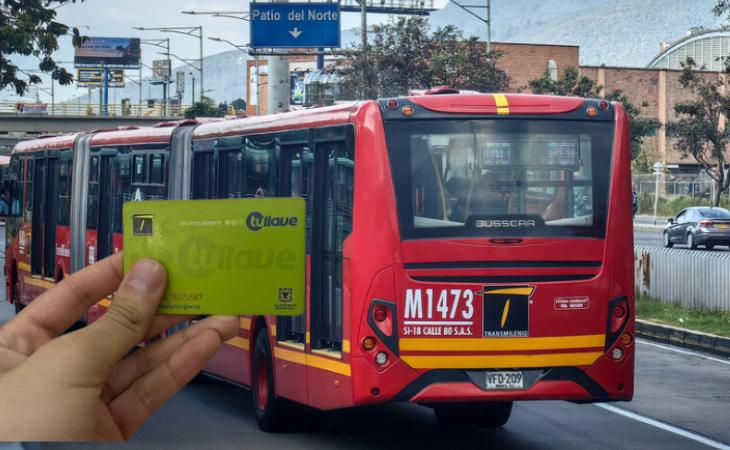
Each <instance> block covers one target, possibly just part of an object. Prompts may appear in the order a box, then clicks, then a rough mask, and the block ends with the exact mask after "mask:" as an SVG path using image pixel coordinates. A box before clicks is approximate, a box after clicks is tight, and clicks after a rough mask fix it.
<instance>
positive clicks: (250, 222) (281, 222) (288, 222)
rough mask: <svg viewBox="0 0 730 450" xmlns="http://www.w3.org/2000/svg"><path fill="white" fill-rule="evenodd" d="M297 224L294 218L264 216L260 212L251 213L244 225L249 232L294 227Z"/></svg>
mask: <svg viewBox="0 0 730 450" xmlns="http://www.w3.org/2000/svg"><path fill="white" fill-rule="evenodd" d="M298 222H299V220H298V219H297V218H296V217H273V216H264V215H263V214H261V213H260V212H252V213H251V214H249V215H248V217H247V218H246V225H247V226H248V228H249V229H250V230H251V231H259V230H260V229H262V228H266V227H295V226H297V223H298Z"/></svg>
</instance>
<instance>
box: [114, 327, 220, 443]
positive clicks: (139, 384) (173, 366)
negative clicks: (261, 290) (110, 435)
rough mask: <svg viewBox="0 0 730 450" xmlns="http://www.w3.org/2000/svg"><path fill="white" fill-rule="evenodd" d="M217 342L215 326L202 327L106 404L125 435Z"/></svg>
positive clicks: (187, 377)
mask: <svg viewBox="0 0 730 450" xmlns="http://www.w3.org/2000/svg"><path fill="white" fill-rule="evenodd" d="M221 342H222V340H221V336H220V335H219V334H218V333H217V332H216V331H215V330H211V329H208V330H203V331H202V332H200V333H199V334H197V335H196V336H194V337H193V338H192V339H191V340H190V341H188V342H187V343H185V345H183V346H182V347H180V348H179V349H178V350H177V351H176V352H175V353H174V354H173V355H172V356H171V357H170V358H168V359H166V360H165V361H164V362H162V363H161V364H160V365H158V366H157V367H156V368H154V369H153V370H152V372H150V373H149V374H147V375H146V376H144V377H143V378H140V379H139V380H137V381H136V382H134V384H132V385H131V386H130V387H129V389H127V390H126V391H125V392H124V393H122V394H121V395H120V396H119V397H117V398H116V399H115V400H114V401H112V402H111V403H110V404H109V409H110V411H111V413H112V415H113V416H114V417H116V422H117V424H118V425H119V429H120V430H121V431H122V434H123V435H124V437H125V439H129V437H130V436H131V435H132V434H133V433H134V432H135V431H137V429H138V428H139V427H140V426H141V425H142V424H143V423H144V422H145V420H147V419H148V418H149V417H150V415H152V413H153V412H155V411H156V410H157V409H158V408H159V407H160V406H162V405H163V404H164V403H165V402H166V401H167V400H169V399H170V398H171V397H172V396H173V395H175V394H176V393H177V392H178V391H179V390H180V389H182V388H183V387H184V386H185V385H186V384H187V383H188V382H189V381H190V380H192V379H193V377H194V376H195V375H197V373H198V372H200V371H201V370H202V369H203V367H205V365H206V364H207V363H208V361H210V359H211V358H212V357H213V356H214V355H215V352H217V351H218V348H219V347H220V344H221Z"/></svg>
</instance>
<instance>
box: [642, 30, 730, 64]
mask: <svg viewBox="0 0 730 450" xmlns="http://www.w3.org/2000/svg"><path fill="white" fill-rule="evenodd" d="M728 54H730V30H727V29H718V30H703V29H701V28H691V29H689V30H688V31H687V36H685V37H684V38H682V39H680V40H678V41H675V42H667V43H663V44H662V45H661V51H660V52H659V53H658V54H657V55H656V56H654V58H652V59H651V61H649V64H647V65H646V67H647V68H649V69H669V70H682V64H684V62H685V61H687V58H692V59H693V60H694V62H695V63H696V64H697V67H704V70H707V71H710V72H720V71H723V70H725V59H726V58H727V56H728Z"/></svg>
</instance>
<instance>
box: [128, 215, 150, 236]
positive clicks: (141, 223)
mask: <svg viewBox="0 0 730 450" xmlns="http://www.w3.org/2000/svg"><path fill="white" fill-rule="evenodd" d="M154 218H155V215H154V214H135V215H133V216H132V234H133V235H134V236H152V219H154Z"/></svg>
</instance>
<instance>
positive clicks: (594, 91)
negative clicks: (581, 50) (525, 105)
mask: <svg viewBox="0 0 730 450" xmlns="http://www.w3.org/2000/svg"><path fill="white" fill-rule="evenodd" d="M527 85H528V86H529V88H530V89H532V93H533V94H552V95H569V96H575V97H593V98H596V97H599V96H600V93H601V90H603V86H599V85H598V84H596V82H595V81H594V80H592V79H590V78H588V77H586V76H580V74H579V72H578V69H576V68H575V67H573V66H568V67H566V68H565V71H564V72H563V76H561V77H560V78H558V79H557V80H553V79H552V78H551V77H550V70H549V69H545V72H544V73H543V74H542V76H541V77H540V78H537V79H535V80H530V81H528V82H527Z"/></svg>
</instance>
